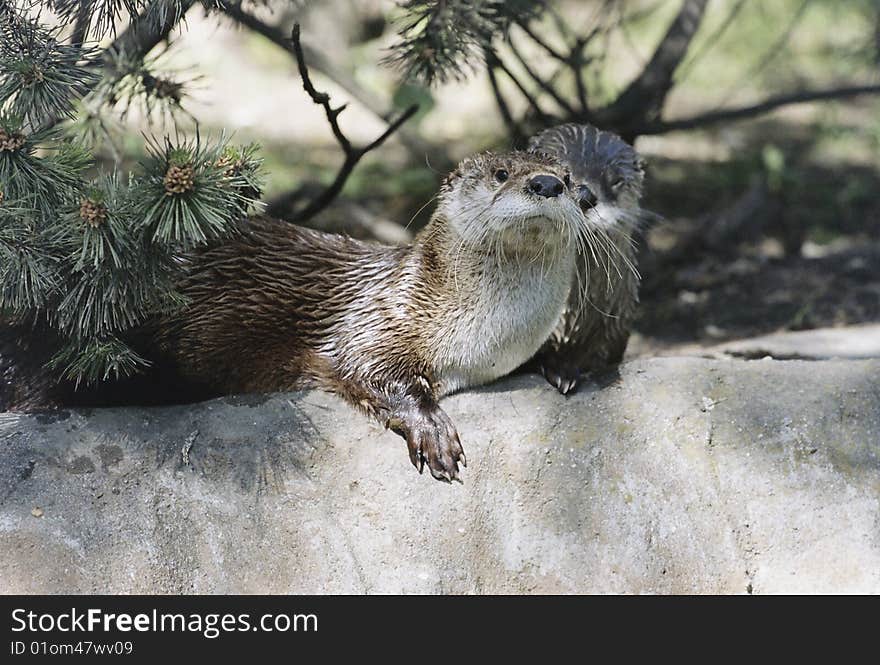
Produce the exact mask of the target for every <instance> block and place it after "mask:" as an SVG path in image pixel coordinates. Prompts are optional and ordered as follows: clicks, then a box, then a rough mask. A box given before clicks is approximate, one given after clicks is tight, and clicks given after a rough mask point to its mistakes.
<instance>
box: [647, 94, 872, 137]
mask: <svg viewBox="0 0 880 665" xmlns="http://www.w3.org/2000/svg"><path fill="white" fill-rule="evenodd" d="M877 94H880V85H854V86H843V87H839V88H828V89H825V90H798V91H796V92H791V93H787V94H784V95H775V96H772V97H768V98H767V99H765V100H764V101H762V102H758V103H757V104H750V105H748V106H741V107H738V108H731V109H721V110H718V111H710V112H708V113H700V114H697V115H694V116H691V117H689V118H680V119H678V120H667V121H658V122H653V123H648V124H645V125H641V126H636V127H635V128H634V131H635V133H636V135H641V134H664V133H666V132H671V131H675V130H679V129H694V128H696V127H705V126H707V125H712V124H715V123H719V122H725V121H727V120H741V119H743V118H752V117H754V116H758V115H761V114H764V113H768V112H769V111H773V110H775V109H777V108H780V107H782V106H789V105H792V104H803V103H806V102H816V101H826V100H834V99H846V98H850V97H858V96H861V95H877Z"/></svg>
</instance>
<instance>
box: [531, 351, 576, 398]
mask: <svg viewBox="0 0 880 665" xmlns="http://www.w3.org/2000/svg"><path fill="white" fill-rule="evenodd" d="M540 364H541V374H543V375H544V378H545V379H547V383H549V384H550V385H551V386H553V387H554V388H556V390H558V391H559V392H560V393H562V394H563V395H568V394H569V393H573V392H574V391H575V390H576V389H577V387H578V384H579V383H580V381H581V371H580V368H579V367H577V366H574V365H569V364H567V363H565V361H562V360H557V359H551V358H548V357H545V358H541V360H540Z"/></svg>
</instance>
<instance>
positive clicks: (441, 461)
mask: <svg viewBox="0 0 880 665" xmlns="http://www.w3.org/2000/svg"><path fill="white" fill-rule="evenodd" d="M389 427H391V429H392V430H394V431H395V432H397V433H398V434H400V435H401V436H402V437H403V438H405V439H406V445H407V447H408V448H409V460H410V462H412V465H413V466H414V467H416V468H417V469H418V470H419V473H422V471H423V470H424V468H425V463H426V462H427V464H428V469H429V470H430V472H431V475H432V476H434V478H436V479H437V480H444V481H446V482H451V481H453V480H457V481H459V482H461V478H460V477H459V475H458V473H459V472H458V463H459V462H461V464H462V466H467V458H466V457H465V455H464V449H462V447H461V441H460V440H459V438H458V432H457V431H456V430H455V425H453V424H452V420H450V418H449V416H447V415H446V413H444V411H443V410H442V409H441V408H440V407H434V408H433V409H418V410H417V411H416V412H415V413H412V412H411V413H407V414H406V415H403V416H400V417H395V418H392V419H391V420H390V421H389Z"/></svg>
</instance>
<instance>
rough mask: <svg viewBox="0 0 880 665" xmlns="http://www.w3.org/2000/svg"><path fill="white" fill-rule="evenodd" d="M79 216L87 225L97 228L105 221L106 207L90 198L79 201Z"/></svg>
mask: <svg viewBox="0 0 880 665" xmlns="http://www.w3.org/2000/svg"><path fill="white" fill-rule="evenodd" d="M79 216H80V218H81V219H82V220H83V221H84V222H85V223H86V224H88V225H89V226H92V227H94V228H97V227H99V226H101V224H103V223H104V222H106V221H107V208H106V207H104V205H103V204H102V203H99V202H97V201H94V200H92V199H83V200H82V201H80V202H79Z"/></svg>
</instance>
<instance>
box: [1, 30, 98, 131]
mask: <svg viewBox="0 0 880 665" xmlns="http://www.w3.org/2000/svg"><path fill="white" fill-rule="evenodd" d="M60 31H61V28H60V27H58V28H54V29H51V30H49V29H46V28H44V27H43V26H41V25H40V24H39V23H38V22H37V21H36V20H33V19H30V18H25V17H20V18H19V20H18V21H17V22H16V24H15V29H9V30H4V31H3V37H4V39H3V41H2V43H0V99H3V100H5V102H6V109H7V111H8V112H10V113H12V114H13V115H16V116H19V117H21V118H25V119H26V120H28V121H29V122H30V123H31V124H32V125H34V126H36V125H37V123H38V122H41V121H43V120H45V119H47V118H53V117H56V116H57V117H61V116H68V117H70V116H72V115H73V101H74V100H75V99H78V98H81V97H82V96H83V95H85V94H86V92H88V91H89V90H90V89H91V87H92V86H94V85H95V84H96V83H97V82H98V75H97V74H96V73H95V72H94V71H92V70H90V69H88V68H87V67H86V65H85V64H83V61H85V60H87V59H88V58H89V57H90V56H93V55H94V53H95V50H94V49H84V48H82V47H81V46H78V45H71V44H64V43H63V42H62V41H60V40H61V35H60Z"/></svg>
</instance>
